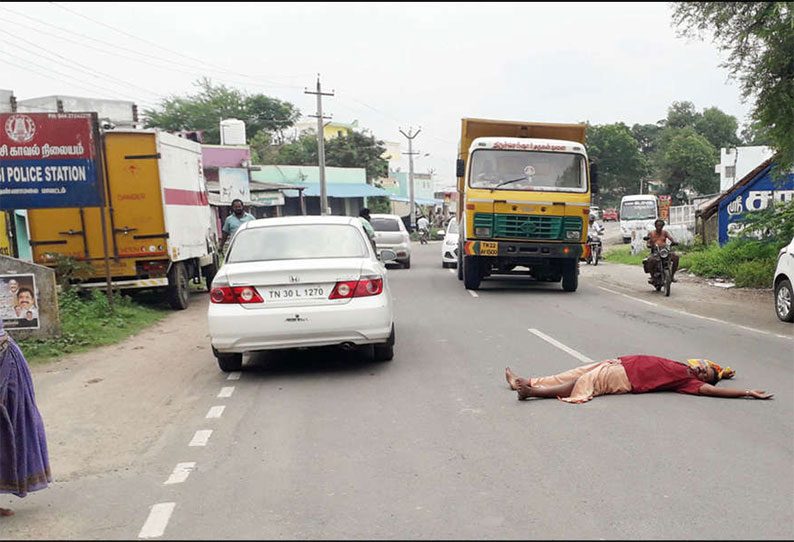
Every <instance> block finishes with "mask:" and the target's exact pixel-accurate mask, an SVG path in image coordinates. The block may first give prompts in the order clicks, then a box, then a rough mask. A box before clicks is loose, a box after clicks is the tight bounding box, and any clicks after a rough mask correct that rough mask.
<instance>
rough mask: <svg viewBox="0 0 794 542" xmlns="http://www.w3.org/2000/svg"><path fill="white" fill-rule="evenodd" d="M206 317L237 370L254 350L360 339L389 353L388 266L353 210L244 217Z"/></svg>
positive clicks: (376, 353)
mask: <svg viewBox="0 0 794 542" xmlns="http://www.w3.org/2000/svg"><path fill="white" fill-rule="evenodd" d="M394 255H395V254H394V253H393V252H391V251H388V250H384V251H382V254H381V257H382V258H384V260H390V259H392V258H393V257H394ZM207 317H208V322H209V335H210V342H211V344H212V352H213V354H214V355H215V357H216V358H217V360H218V365H219V367H220V368H221V370H222V371H225V372H229V371H239V370H240V369H241V367H242V359H243V353H245V352H253V351H259V350H274V349H283V348H297V347H316V346H330V345H340V346H342V347H343V348H346V349H352V348H354V347H362V348H364V349H366V350H367V351H368V352H367V353H368V354H369V355H370V356H372V357H374V359H375V360H378V361H389V360H391V359H392V357H393V356H394V312H393V306H392V296H391V291H390V290H389V283H388V280H387V277H386V267H385V265H384V264H383V262H382V261H380V260H379V259H378V256H377V255H376V254H375V252H374V251H373V249H372V245H371V243H370V242H369V238H368V237H367V233H366V232H365V231H364V228H363V227H362V226H361V223H360V222H359V219H358V218H351V217H340V216H298V217H283V218H265V219H260V220H252V221H250V222H246V223H244V224H243V225H242V226H240V228H239V229H238V230H237V232H236V233H235V235H234V237H233V238H232V241H231V243H230V246H229V250H228V252H227V255H226V261H225V262H224V263H223V266H222V267H221V268H220V270H218V274H217V275H216V276H215V279H214V280H213V281H212V289H211V292H210V306H209V309H208V311H207Z"/></svg>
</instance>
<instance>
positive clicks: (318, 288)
mask: <svg viewBox="0 0 794 542" xmlns="http://www.w3.org/2000/svg"><path fill="white" fill-rule="evenodd" d="M332 289H333V284H306V285H303V286H273V287H269V288H261V290H260V291H261V293H262V299H264V300H265V303H267V302H284V301H302V300H312V299H328V296H330V295H331V290H332Z"/></svg>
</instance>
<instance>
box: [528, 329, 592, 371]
mask: <svg viewBox="0 0 794 542" xmlns="http://www.w3.org/2000/svg"><path fill="white" fill-rule="evenodd" d="M529 332H530V333H532V334H534V335H536V336H538V337H540V338H541V339H543V340H544V341H546V342H547V343H549V344H551V345H553V346H556V347H557V348H559V349H560V350H562V351H563V352H566V353H568V354H570V355H572V356H573V357H575V358H576V359H578V360H579V361H581V362H582V363H594V362H593V360H592V359H590V358H588V357H587V356H585V355H584V354H580V353H579V352H577V351H576V350H574V349H573V348H571V347H569V346H565V345H564V344H562V343H561V342H560V341H558V340H556V339H552V338H551V337H549V336H548V335H546V334H545V333H542V332H540V331H538V330H537V329H532V328H530V329H529Z"/></svg>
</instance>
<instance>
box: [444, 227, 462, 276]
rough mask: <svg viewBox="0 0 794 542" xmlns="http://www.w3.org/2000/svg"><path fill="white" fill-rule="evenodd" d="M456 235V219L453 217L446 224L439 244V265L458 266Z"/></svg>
mask: <svg viewBox="0 0 794 542" xmlns="http://www.w3.org/2000/svg"><path fill="white" fill-rule="evenodd" d="M458 236H459V235H458V221H457V220H455V219H454V218H453V219H452V220H450V221H449V224H447V229H446V231H445V232H444V242H443V243H442V244H441V267H457V266H458Z"/></svg>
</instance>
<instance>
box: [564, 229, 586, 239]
mask: <svg viewBox="0 0 794 542" xmlns="http://www.w3.org/2000/svg"><path fill="white" fill-rule="evenodd" d="M581 236H582V232H580V231H578V230H568V231H566V232H565V238H566V239H579V238H580V237H581Z"/></svg>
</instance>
